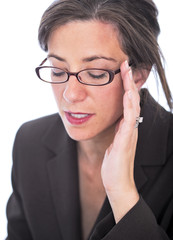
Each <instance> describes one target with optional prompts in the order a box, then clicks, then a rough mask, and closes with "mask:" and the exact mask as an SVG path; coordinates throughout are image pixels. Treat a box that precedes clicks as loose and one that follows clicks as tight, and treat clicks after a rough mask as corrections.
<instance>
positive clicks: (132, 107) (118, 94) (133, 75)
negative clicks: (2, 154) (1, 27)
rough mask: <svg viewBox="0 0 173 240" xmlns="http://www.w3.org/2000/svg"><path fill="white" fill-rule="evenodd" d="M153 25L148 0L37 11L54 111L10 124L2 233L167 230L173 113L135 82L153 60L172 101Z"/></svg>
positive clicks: (172, 202) (110, 235) (100, 234)
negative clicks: (9, 187)
mask: <svg viewBox="0 0 173 240" xmlns="http://www.w3.org/2000/svg"><path fill="white" fill-rule="evenodd" d="M159 31H160V29H159V25H158V22H157V9H156V7H155V5H154V3H153V2H152V1H151V0H140V1H139V0H134V1H131V0H120V1H118V0H107V1H105V0H80V1H79V0H74V1H71V0H60V1H55V2H54V3H53V4H52V5H51V6H50V7H49V8H48V9H47V10H46V11H45V13H44V15H43V17H42V20H41V24H40V28H39V42H40V45H41V47H42V49H44V50H45V51H48V55H47V57H46V59H45V60H44V61H42V63H41V64H40V66H39V67H38V68H36V73H37V75H38V77H39V78H40V79H41V80H43V81H45V82H48V83H51V84H52V89H53V92H54V95H55V99H56V102H57V105H58V109H59V115H58V114H54V115H51V116H47V117H44V118H41V119H37V120H34V121H31V122H28V123H26V124H24V125H23V126H22V127H21V128H20V130H19V131H18V133H17V136H16V140H15V144H14V152H13V157H14V163H13V174H12V177H13V189H14V190H13V194H12V196H11V198H10V199H9V202H8V206H7V216H8V238H7V239H13V240H14V239H34V240H40V239H42V240H43V239H45V240H46V239H51V240H53V239H59V240H60V239H64V240H69V239H74V240H78V239H84V240H85V239H90V240H94V239H104V240H108V239H109V240H110V239H123V240H124V239H130V240H132V239H145V240H146V239H153V240H156V239H162V240H166V239H173V187H172V181H173V174H172V171H173V117H172V114H171V113H168V112H166V111H165V110H164V109H163V108H161V107H160V106H159V105H158V104H157V103H156V102H155V101H154V100H153V99H152V97H151V96H150V95H149V93H148V91H147V90H145V89H143V90H141V88H142V86H143V84H144V83H145V82H146V80H147V77H148V75H149V73H150V70H151V68H152V67H153V68H154V69H155V71H156V73H157V74H158V76H159V78H160V81H161V83H162V87H163V90H164V92H165V96H166V98H167V101H168V104H169V106H170V109H172V97H171V93H170V90H169V87H168V85H167V82H166V78H165V74H164V70H163V67H162V62H161V53H160V50H159V46H158V43H157V36H158V34H159ZM143 119H144V121H143ZM142 122H143V123H142ZM140 123H142V124H140ZM139 124H140V127H139V128H138V125H139Z"/></svg>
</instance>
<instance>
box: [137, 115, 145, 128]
mask: <svg viewBox="0 0 173 240" xmlns="http://www.w3.org/2000/svg"><path fill="white" fill-rule="evenodd" d="M142 122H143V117H137V118H136V124H135V128H137V127H138V126H139V123H142Z"/></svg>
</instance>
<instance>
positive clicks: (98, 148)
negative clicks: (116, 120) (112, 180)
mask: <svg viewBox="0 0 173 240" xmlns="http://www.w3.org/2000/svg"><path fill="white" fill-rule="evenodd" d="M114 136H115V126H112V127H111V128H109V129H107V130H106V132H103V133H101V134H99V136H97V137H95V138H93V139H89V140H84V141H80V142H78V156H79V159H82V161H86V163H87V164H90V166H93V167H94V166H95V167H97V166H98V165H101V164H102V161H103V158H104V154H105V151H106V149H107V148H108V147H109V146H110V144H111V143H112V141H113V138H114Z"/></svg>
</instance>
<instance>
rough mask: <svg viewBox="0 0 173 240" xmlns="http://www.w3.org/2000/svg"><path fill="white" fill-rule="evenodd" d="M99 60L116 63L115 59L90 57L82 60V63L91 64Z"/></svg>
mask: <svg viewBox="0 0 173 240" xmlns="http://www.w3.org/2000/svg"><path fill="white" fill-rule="evenodd" d="M100 59H104V60H107V61H113V62H118V61H117V60H116V59H115V58H111V57H105V56H91V57H87V58H84V59H83V60H82V61H83V62H92V61H94V60H100Z"/></svg>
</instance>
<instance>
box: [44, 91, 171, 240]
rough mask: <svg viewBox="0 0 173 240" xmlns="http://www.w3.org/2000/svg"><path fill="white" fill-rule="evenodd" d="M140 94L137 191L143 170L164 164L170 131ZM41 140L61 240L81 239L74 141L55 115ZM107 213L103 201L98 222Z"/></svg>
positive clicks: (165, 119) (143, 179) (155, 108)
mask: <svg viewBox="0 0 173 240" xmlns="http://www.w3.org/2000/svg"><path fill="white" fill-rule="evenodd" d="M142 95H143V96H142V101H143V99H144V98H145V99H146V101H145V104H143V106H142V110H141V116H143V117H144V122H143V123H142V124H140V126H139V138H138V144H137V150H136V157H135V173H134V175H135V182H136V186H137V189H138V191H140V189H141V188H142V186H143V185H144V184H145V183H146V182H147V176H146V175H145V173H144V171H143V168H144V167H145V166H156V165H157V166H158V165H162V164H164V161H165V158H166V157H165V156H166V144H165V143H166V139H167V135H168V128H169V122H168V117H165V114H166V112H165V111H164V110H161V111H160V112H159V111H158V105H157V104H156V103H155V101H154V99H153V98H152V97H151V96H150V95H149V94H148V92H147V91H146V90H143V91H142ZM159 108H160V107H159ZM42 141H43V144H44V145H45V147H47V148H48V150H49V151H51V152H52V154H53V155H52V158H51V159H49V161H48V163H47V166H48V176H49V180H50V187H51V194H52V198H53V202H54V205H55V209H56V214H57V219H58V225H59V226H60V231H61V234H62V239H64V240H68V239H75V240H80V239H81V232H80V231H79V229H81V219H80V198H79V187H78V186H79V182H78V163H77V149H76V142H75V141H73V140H72V139H70V138H69V137H68V135H67V134H66V132H65V130H64V127H63V124H62V122H61V120H60V119H58V116H57V120H56V121H55V122H52V125H51V126H50V127H49V129H48V131H47V132H46V133H45V135H44V137H43V139H42ZM158 146H159V147H158ZM110 211H111V208H110V205H109V202H108V200H107V199H106V200H105V203H104V205H103V207H102V210H101V212H100V215H99V216H98V219H97V222H98V221H99V220H100V219H101V218H103V217H104V216H106V214H108V213H109V212H110Z"/></svg>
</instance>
